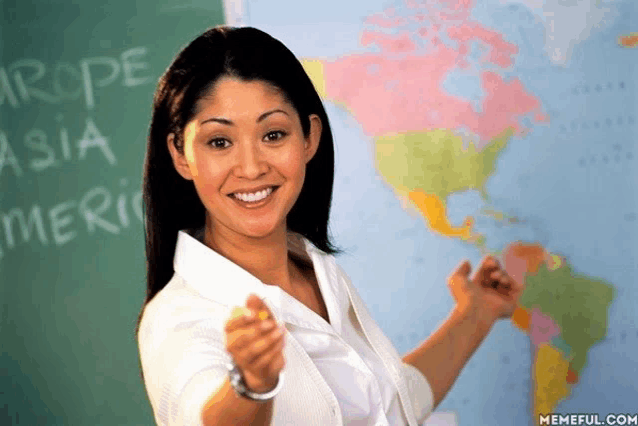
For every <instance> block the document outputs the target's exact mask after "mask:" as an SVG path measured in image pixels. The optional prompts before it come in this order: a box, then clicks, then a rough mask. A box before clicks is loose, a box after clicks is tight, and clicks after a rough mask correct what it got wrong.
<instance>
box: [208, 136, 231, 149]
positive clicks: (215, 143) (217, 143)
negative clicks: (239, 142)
mask: <svg viewBox="0 0 638 426" xmlns="http://www.w3.org/2000/svg"><path fill="white" fill-rule="evenodd" d="M208 144H209V145H210V146H212V147H213V148H228V147H229V146H230V142H228V140H226V139H223V138H216V139H212V140H211V141H209V142H208Z"/></svg>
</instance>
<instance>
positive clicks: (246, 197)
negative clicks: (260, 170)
mask: <svg viewBox="0 0 638 426" xmlns="http://www.w3.org/2000/svg"><path fill="white" fill-rule="evenodd" d="M271 193H272V187H270V188H266V189H264V190H262V191H259V192H254V193H252V194H241V193H238V192H236V193H234V194H233V195H234V196H235V198H238V199H240V200H242V201H245V202H247V203H254V202H256V201H261V200H263V199H264V198H266V197H267V196H269V195H270V194H271Z"/></svg>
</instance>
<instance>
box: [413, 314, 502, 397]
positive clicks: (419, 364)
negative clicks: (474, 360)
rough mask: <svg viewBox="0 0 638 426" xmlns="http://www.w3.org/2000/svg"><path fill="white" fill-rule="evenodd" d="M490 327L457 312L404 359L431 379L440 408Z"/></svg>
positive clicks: (428, 379)
mask: <svg viewBox="0 0 638 426" xmlns="http://www.w3.org/2000/svg"><path fill="white" fill-rule="evenodd" d="M490 328H491V326H490V327H485V326H479V325H477V321H476V319H475V318H473V316H472V315H471V314H470V313H469V312H461V311H459V310H457V309H454V310H453V311H452V313H451V314H450V316H449V317H448V319H447V320H446V321H445V322H444V323H443V325H441V327H439V329H438V330H436V331H435V332H434V333H433V334H432V335H431V336H430V337H429V338H428V339H427V340H425V341H424V342H423V343H421V344H420V345H419V346H418V347H417V348H416V349H414V350H413V351H412V352H410V353H408V354H406V355H405V356H404V357H403V362H405V363H407V364H410V365H412V366H414V367H416V368H417V369H418V370H419V371H420V372H421V374H423V376H425V378H426V379H427V381H428V383H429V384H430V387H431V388H432V393H433V394H434V407H435V408H436V406H438V405H439V403H440V402H441V401H442V400H443V398H444V397H445V395H447V393H448V391H449V390H450V388H451V387H452V385H453V384H454V382H455V381H456V378H457V377H458V376H459V373H460V372H461V370H462V369H463V367H464V366H465V364H466V363H467V361H468V360H469V359H470V357H471V356H472V354H473V353H474V351H476V348H478V347H479V345H480V344H481V342H482V341H483V339H484V338H485V336H487V333H488V332H489V330H490Z"/></svg>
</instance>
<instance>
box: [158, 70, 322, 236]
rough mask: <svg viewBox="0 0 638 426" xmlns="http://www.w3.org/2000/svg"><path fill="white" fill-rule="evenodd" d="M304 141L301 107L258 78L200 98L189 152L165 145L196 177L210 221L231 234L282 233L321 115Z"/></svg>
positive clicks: (226, 83) (184, 172) (230, 81)
mask: <svg viewBox="0 0 638 426" xmlns="http://www.w3.org/2000/svg"><path fill="white" fill-rule="evenodd" d="M310 124H311V129H310V135H309V137H308V138H304V136H303V131H302V128H301V122H300V120H299V116H298V114H297V112H296V110H295V109H294V108H293V107H292V105H290V104H289V103H287V102H286V101H285V100H284V98H283V97H282V96H281V94H280V93H279V92H278V91H277V90H276V89H274V88H273V87H272V86H270V85H268V84H267V83H264V82H261V81H250V82H246V81H242V80H240V79H236V78H231V77H223V78H221V79H220V80H218V82H217V83H216V84H215V85H214V87H213V88H212V89H211V91H210V92H209V93H208V94H207V95H206V96H204V97H203V98H202V99H200V101H199V102H198V108H197V113H196V115H195V116H194V117H193V119H192V120H191V121H190V122H189V123H188V124H187V125H186V128H185V130H184V150H183V151H184V153H183V154H181V153H179V152H178V151H177V149H175V146H174V144H173V135H169V138H168V146H169V150H170V152H171V156H172V158H173V163H174V165H175V168H176V169H177V171H178V173H180V175H181V176H182V177H184V178H185V179H188V180H192V181H193V183H194V185H195V188H196V190H197V193H198V195H199V198H200V199H201V201H202V203H203V205H204V207H205V209H206V211H207V226H210V227H211V231H212V232H213V233H214V234H218V233H221V235H224V236H226V237H230V238H235V237H237V236H240V235H241V236H249V237H266V236H269V235H271V234H272V233H273V232H274V231H281V230H284V231H285V225H286V217H287V215H288V212H290V210H291V209H292V207H293V205H294V204H295V201H296V200H297V197H298V196H299V193H300V192H301V188H302V186H303V182H304V177H305V172H306V163H307V162H308V161H310V159H311V158H312V157H313V155H314V154H315V152H316V150H317V147H318V145H319V139H320V136H321V120H320V119H319V117H318V116H316V115H312V116H311V117H310Z"/></svg>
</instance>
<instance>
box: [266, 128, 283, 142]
mask: <svg viewBox="0 0 638 426" xmlns="http://www.w3.org/2000/svg"><path fill="white" fill-rule="evenodd" d="M284 136H286V132H283V131H281V130H274V131H272V132H268V133H266V137H265V139H266V140H267V141H269V142H272V141H278V140H279V139H282V138H283V137H284Z"/></svg>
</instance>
